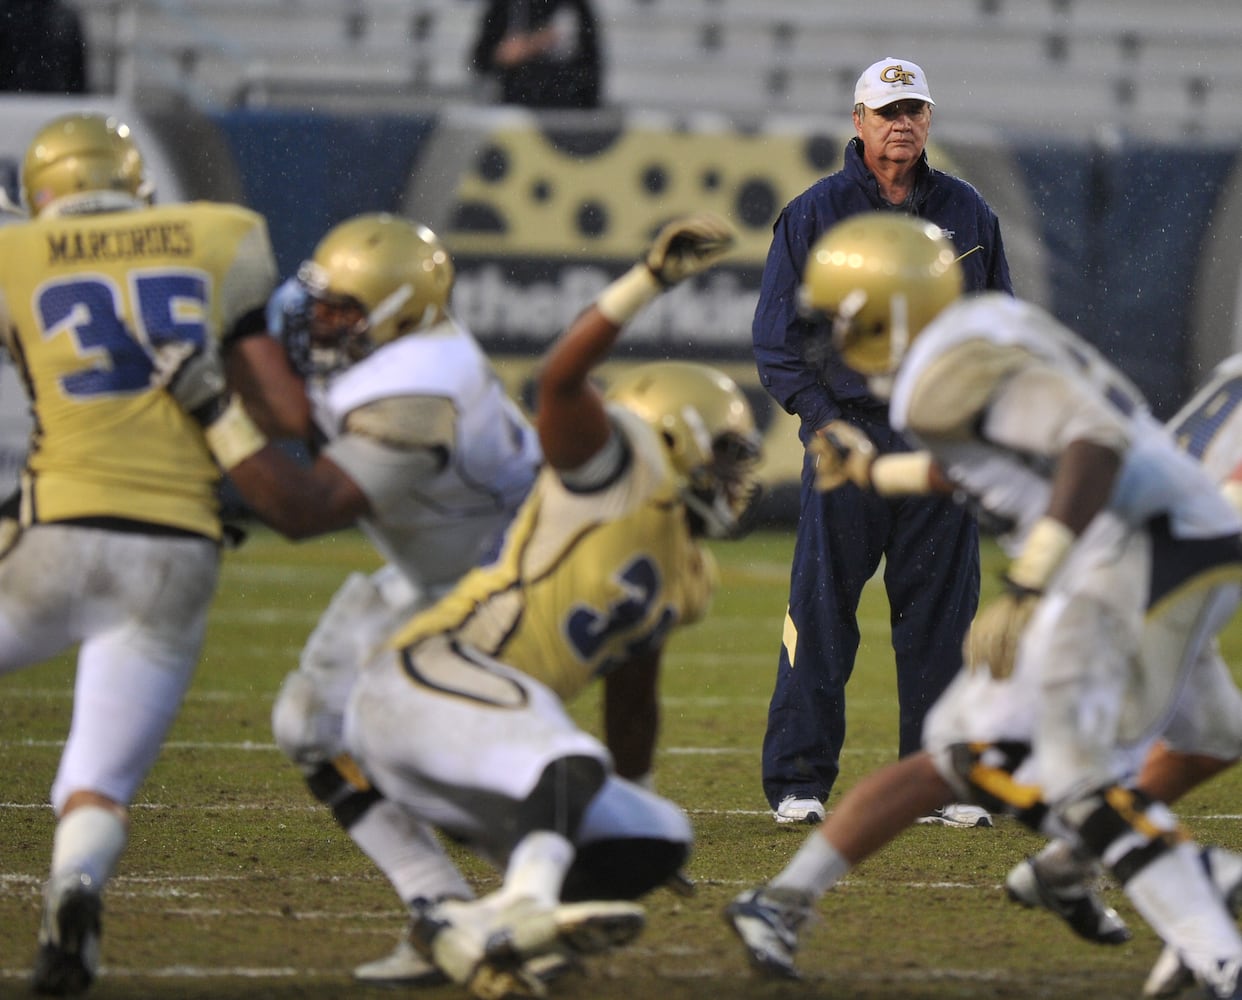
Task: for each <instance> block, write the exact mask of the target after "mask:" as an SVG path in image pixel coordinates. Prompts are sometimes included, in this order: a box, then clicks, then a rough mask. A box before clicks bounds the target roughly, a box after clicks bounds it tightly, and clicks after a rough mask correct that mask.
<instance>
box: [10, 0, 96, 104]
mask: <svg viewBox="0 0 1242 1000" xmlns="http://www.w3.org/2000/svg"><path fill="white" fill-rule="evenodd" d="M0 91H10V92H11V91H17V92H21V93H31V94H36V93H40V94H84V93H86V36H85V34H84V32H83V30H82V21H81V18H80V17H79V16H78V12H77V11H76V10H75V9H74V8H73V7H70V6H69V5H68V4H65V3H62V2H61V0H0Z"/></svg>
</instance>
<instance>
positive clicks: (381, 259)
mask: <svg viewBox="0 0 1242 1000" xmlns="http://www.w3.org/2000/svg"><path fill="white" fill-rule="evenodd" d="M298 283H299V285H300V286H301V288H302V290H303V292H304V293H305V295H304V298H305V302H304V308H303V309H302V310H300V315H297V314H295V315H293V316H291V317H289V320H290V321H289V322H287V323H286V325H285V347H286V350H287V351H288V353H289V358H290V361H291V363H292V364H293V365H294V367H295V368H297V370H298V371H300V372H302V374H303V375H307V376H314V377H319V378H326V377H328V376H330V375H334V374H336V373H338V372H341V371H344V370H345V369H346V368H349V367H350V366H351V365H354V364H357V363H358V362H359V361H362V360H363V359H364V358H366V357H367V356H368V355H370V354H371V353H372V352H373V351H375V350H376V349H377V348H379V347H381V346H383V345H384V344H387V343H389V342H390V341H392V340H396V339H397V338H398V337H402V336H405V335H406V334H410V333H415V332H417V331H419V330H423V329H426V328H428V327H431V326H433V325H435V324H436V323H438V322H440V321H441V320H443V319H444V318H445V317H446V316H447V314H448V313H447V310H448V298H449V294H450V291H451V289H452V284H453V263H452V260H451V259H450V257H449V255H448V252H447V251H446V250H445V249H444V248H443V247H442V246H441V245H440V242H439V240H438V239H437V238H436V235H435V234H434V233H433V232H432V231H431V230H429V229H427V228H426V227H425V226H421V225H418V224H416V223H412V222H409V221H407V220H405V219H400V218H397V217H396V216H392V215H387V214H383V213H375V214H368V215H360V216H356V217H355V218H353V219H350V220H347V221H346V222H343V223H341V224H340V225H338V226H336V227H335V228H334V229H332V230H331V231H330V232H329V233H328V234H327V235H326V236H325V237H324V238H323V239H322V240H321V241H320V243H319V246H318V247H317V248H316V250H315V254H314V256H313V257H312V258H311V259H310V260H307V261H304V262H303V264H302V266H301V267H300V268H299V269H298Z"/></svg>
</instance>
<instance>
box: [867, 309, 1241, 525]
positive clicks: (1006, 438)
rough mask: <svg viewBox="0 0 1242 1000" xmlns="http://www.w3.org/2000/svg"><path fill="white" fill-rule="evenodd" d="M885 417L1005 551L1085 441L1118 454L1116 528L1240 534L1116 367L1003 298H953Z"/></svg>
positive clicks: (914, 354)
mask: <svg viewBox="0 0 1242 1000" xmlns="http://www.w3.org/2000/svg"><path fill="white" fill-rule="evenodd" d="M890 416H891V419H892V423H893V426H894V427H896V428H898V429H899V430H903V431H905V432H907V433H908V434H910V435H911V436H912V437H914V438H915V439H916V440H917V441H918V442H920V443H921V444H922V445H924V446H925V447H927V448H928V449H929V450H930V451H931V452H932V453H933V455H934V456H935V458H936V460H937V462H938V463H939V464H940V465H941V467H942V468H943V469H944V470H945V472H946V473H947V474H948V476H949V478H950V479H951V480H953V482H954V483H956V484H957V485H958V486H960V487H961V489H962V490H963V491H964V492H966V493H967V494H969V495H970V496H971V497H973V498H974V499H975V500H976V501H977V502H978V503H979V505H980V506H981V507H982V508H983V509H984V510H986V511H987V512H988V513H990V514H992V515H993V516H996V517H999V518H1000V519H1002V521H1003V522H1005V523H1007V524H1009V525H1011V526H1012V531H1011V532H1010V535H1009V541H1010V542H1011V543H1017V542H1018V541H1020V539H1021V538H1022V537H1023V536H1024V534H1025V531H1026V529H1028V528H1029V527H1030V525H1031V524H1033V523H1034V521H1035V520H1036V519H1037V518H1038V517H1040V516H1041V515H1042V514H1043V512H1044V511H1045V510H1046V509H1047V506H1048V494H1049V487H1050V482H1049V477H1050V475H1051V472H1052V469H1053V468H1054V466H1055V463H1056V461H1057V459H1058V458H1059V456H1060V454H1061V453H1062V451H1063V450H1064V448H1065V447H1066V446H1067V445H1068V444H1069V443H1070V442H1071V441H1073V440H1075V439H1077V438H1083V437H1086V438H1089V439H1091V440H1098V441H1100V442H1102V443H1106V444H1110V445H1113V446H1115V447H1117V448H1118V450H1120V451H1121V452H1122V453H1123V455H1124V458H1123V461H1122V467H1121V470H1120V473H1119V476H1118V480H1117V483H1116V486H1115V488H1114V491H1113V496H1112V498H1111V500H1110V503H1109V508H1110V510H1111V511H1112V512H1113V513H1114V514H1115V515H1116V516H1117V517H1119V518H1120V519H1121V520H1122V521H1123V522H1124V523H1126V524H1130V525H1138V524H1142V523H1145V522H1147V521H1150V520H1151V519H1152V518H1155V517H1158V516H1161V515H1167V516H1168V518H1169V522H1170V528H1171V531H1172V533H1173V535H1174V537H1182V538H1206V537H1214V536H1219V535H1225V534H1230V533H1233V532H1236V531H1238V530H1239V528H1242V524H1240V523H1239V521H1238V518H1237V515H1236V514H1235V513H1234V512H1233V511H1232V509H1231V508H1230V506H1229V504H1228V503H1227V502H1226V501H1225V500H1224V499H1223V497H1221V495H1220V494H1219V493H1218V491H1217V490H1216V489H1215V488H1213V481H1212V479H1211V477H1209V475H1208V474H1207V473H1206V472H1205V471H1204V469H1203V468H1201V467H1200V465H1199V463H1198V462H1196V461H1195V459H1194V458H1193V457H1191V456H1190V455H1188V454H1187V453H1186V452H1185V451H1183V450H1181V449H1180V448H1178V447H1177V445H1176V444H1175V442H1174V440H1173V437H1172V435H1171V434H1170V433H1169V432H1168V431H1167V429H1166V428H1165V427H1163V426H1162V425H1161V424H1159V423H1158V422H1157V421H1156V420H1155V419H1154V418H1153V417H1152V415H1151V414H1150V412H1149V411H1148V410H1147V407H1146V404H1145V403H1144V401H1143V398H1142V396H1141V394H1140V393H1139V392H1138V391H1137V390H1136V389H1135V388H1134V386H1133V385H1132V384H1131V383H1130V381H1129V380H1128V379H1127V378H1126V377H1125V376H1124V375H1123V374H1122V373H1121V372H1120V371H1118V370H1117V369H1116V368H1115V367H1113V366H1112V365H1111V364H1109V363H1108V362H1107V361H1106V360H1105V359H1104V358H1103V357H1102V356H1101V355H1100V354H1099V352H1097V351H1096V350H1095V349H1094V348H1093V347H1092V346H1091V345H1090V344H1088V343H1087V342H1086V341H1084V340H1082V339H1081V338H1080V337H1078V336H1076V335H1075V334H1074V333H1073V332H1071V331H1070V330H1069V329H1067V328H1066V327H1065V326H1063V325H1062V324H1060V323H1059V322H1057V320H1055V319H1054V318H1053V317H1052V316H1050V315H1049V314H1048V313H1046V312H1045V311H1043V310H1042V309H1039V308H1038V307H1036V306H1034V305H1031V304H1030V303H1025V302H1021V301H1018V300H1015V299H1013V298H1010V297H1009V296H1007V295H1000V294H992V293H987V294H981V295H976V296H971V297H968V298H965V299H962V300H960V301H959V302H957V303H954V304H953V305H951V306H949V307H948V308H947V309H945V310H944V311H943V312H942V313H940V315H939V316H937V317H936V319H935V320H933V321H932V322H931V323H930V324H929V325H928V326H927V327H926V328H925V329H924V330H923V331H922V332H921V333H920V335H919V336H918V338H917V339H916V340H915V341H914V343H913V344H912V346H911V348H910V351H909V354H908V355H907V357H906V358H905V359H904V361H903V363H902V365H901V368H900V370H899V372H898V374H897V377H896V379H895V381H894V385H893V396H892V401H891V406H890Z"/></svg>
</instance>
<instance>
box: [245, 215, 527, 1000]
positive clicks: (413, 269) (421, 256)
mask: <svg viewBox="0 0 1242 1000" xmlns="http://www.w3.org/2000/svg"><path fill="white" fill-rule="evenodd" d="M453 277H454V273H453V262H452V259H451V257H450V255H449V253H448V251H447V250H446V249H445V248H444V246H443V245H442V244H441V243H440V241H439V240H438V239H437V238H436V236H435V234H434V233H432V232H431V231H430V230H429V229H427V228H426V227H425V226H421V225H418V224H417V223H413V222H410V221H408V220H406V219H401V218H398V217H395V216H392V215H387V214H379V213H368V214H364V215H359V216H356V217H354V218H351V219H348V220H346V221H344V222H342V223H340V224H339V225H337V226H335V227H334V228H333V229H332V230H331V231H330V232H328V233H327V234H326V235H325V236H324V237H323V239H322V240H320V242H319V244H318V246H317V247H316V248H315V251H314V253H313V254H312V256H311V257H310V259H308V260H307V261H305V262H304V263H303V264H302V266H301V268H300V269H299V272H298V276H297V278H296V279H294V280H293V281H292V282H291V283H288V284H287V285H286V286H282V289H281V290H280V292H279V293H278V295H277V296H275V297H274V298H273V301H274V302H275V303H277V304H278V305H279V312H278V316H277V318H278V321H279V322H278V323H277V324H273V325H277V326H279V328H280V341H279V344H280V345H282V346H283V350H279V349H278V350H273V345H274V344H275V343H276V342H274V341H273V340H272V339H271V338H267V337H264V338H253V341H254V342H253V343H252V342H245V343H242V344H239V345H238V350H240V351H249V352H253V354H254V357H255V359H257V358H258V357H259V356H260V355H264V356H266V363H265V364H263V365H262V366H261V368H260V366H259V365H258V364H257V362H256V361H255V360H252V361H251V363H250V364H249V365H248V366H247V368H246V370H247V371H250V372H254V371H261V372H262V375H261V378H260V380H259V381H254V380H252V381H250V382H249V383H247V384H245V385H243V386H242V389H243V392H244V393H245V394H246V398H247V402H248V403H250V402H252V401H254V400H255V398H256V395H257V396H258V397H259V398H261V399H263V400H268V399H273V400H275V402H272V403H271V404H270V405H268V406H266V408H265V406H264V405H258V406H255V407H254V409H255V410H256V411H257V412H260V413H262V412H267V413H272V412H273V411H276V410H283V412H284V413H285V414H288V413H290V412H292V413H293V414H294V419H293V421H291V422H290V421H286V422H284V423H283V424H282V423H281V422H279V421H276V422H269V423H268V424H267V426H268V429H269V430H270V431H273V432H275V433H281V434H283V435H285V436H288V437H295V438H298V439H301V440H303V441H306V442H308V443H309V444H310V445H311V449H312V451H314V452H315V453H316V458H315V460H314V465H313V466H312V467H311V469H310V470H309V472H305V471H303V470H297V471H296V473H295V474H294V475H293V476H292V477H291V478H290V479H289V480H287V481H285V482H284V483H283V485H282V489H283V490H285V491H286V492H287V494H288V496H287V497H286V499H285V500H284V501H281V504H282V506H286V507H288V508H290V509H292V510H294V511H298V512H300V513H301V517H302V518H303V520H304V524H303V527H302V531H301V533H302V534H318V533H320V532H323V531H326V530H331V529H333V528H336V527H340V526H341V525H342V524H344V523H352V522H356V523H357V524H358V526H359V527H360V528H361V530H362V531H363V533H364V534H365V535H366V536H367V537H368V538H369V539H370V540H371V541H372V542H373V544H374V545H375V548H376V551H377V552H379V554H380V555H381V556H382V557H383V558H384V560H385V565H384V566H383V567H382V568H381V569H380V570H378V571H377V572H375V573H372V574H370V575H366V574H362V573H353V574H350V576H349V577H348V578H347V579H346V580H345V582H344V584H343V585H342V586H341V587H340V589H339V590H338V591H337V593H336V595H335V596H334V597H333V599H332V602H331V604H330V605H329V606H328V608H327V610H326V611H325V612H324V614H323V616H322V617H321V618H320V620H319V623H318V625H317V626H316V628H315V630H314V632H313V633H312V635H311V636H310V639H309V640H308V642H307V643H306V646H305V648H304V649H303V651H302V654H301V657H300V660H299V664H298V668H297V670H295V671H293V672H291V673H290V674H289V675H288V677H287V678H286V679H285V682H284V684H283V686H282V687H281V690H280V693H279V694H278V695H277V698H276V702H275V705H274V707H273V711H272V729H273V732H274V733H275V737H276V742H277V744H278V745H279V746H280V748H281V749H282V750H283V751H284V752H285V754H286V755H287V756H288V757H289V759H290V760H292V761H293V762H294V763H295V764H296V765H297V766H298V767H299V768H300V769H301V771H302V772H303V774H304V775H305V777H306V781H307V784H308V786H309V788H310V790H311V792H312V793H313V794H314V795H315V796H316V797H317V798H318V799H320V800H321V801H322V802H324V803H325V804H326V805H327V806H329V807H330V808H331V810H332V813H333V815H334V816H335V817H336V819H337V820H338V822H339V823H340V824H341V825H342V826H343V827H344V828H345V830H346V831H347V832H348V833H349V835H350V836H351V837H352V838H353V840H354V841H355V843H357V844H358V845H359V847H361V848H362V850H363V851H364V852H365V853H366V854H367V855H368V856H369V857H370V858H371V859H372V860H373V861H374V862H375V863H376V864H377V865H378V866H379V867H380V869H381V870H382V871H383V872H384V873H385V875H386V876H387V877H388V879H389V881H390V882H391V883H392V884H393V887H394V888H395V889H396V890H397V892H398V894H399V895H400V897H401V899H402V902H403V903H408V902H409V901H410V900H412V899H416V898H422V897H429V898H439V897H441V896H447V895H455V896H456V895H469V894H470V889H469V887H468V886H467V885H466V883H465V881H464V879H462V877H461V875H460V874H459V873H458V872H457V870H456V869H455V868H454V867H453V865H452V864H451V863H450V862H449V861H448V860H447V858H445V857H444V856H443V852H442V851H441V850H440V847H439V844H438V843H437V842H436V841H435V840H434V838H433V837H432V836H431V834H430V831H429V830H428V829H427V827H426V825H425V824H423V823H422V822H421V821H419V820H418V819H417V818H415V817H412V816H411V815H410V814H409V813H408V812H407V811H406V810H405V809H403V808H401V807H400V806H399V805H397V804H396V803H393V802H389V801H388V800H386V799H384V798H383V797H382V796H380V795H379V794H378V793H377V792H376V791H375V790H374V789H372V788H370V787H367V786H365V785H363V786H362V787H359V785H358V783H356V782H352V781H351V778H352V776H353V773H354V772H353V769H352V768H351V766H350V763H349V760H348V758H347V757H346V756H344V748H343V746H342V743H341V723H342V718H343V716H344V710H345V699H346V696H347V695H348V693H349V690H350V688H351V687H352V686H353V681H354V677H355V676H356V674H357V671H358V668H359V666H360V665H361V664H362V663H364V662H366V660H367V659H369V658H370V657H371V656H372V655H374V653H375V652H376V651H377V650H379V649H380V648H381V647H382V645H383V643H384V642H385V640H387V639H388V638H389V637H390V636H391V634H392V632H393V631H394V630H395V629H396V627H397V626H398V625H400V624H402V623H403V622H405V621H407V620H409V618H410V616H411V615H412V614H413V613H414V612H415V611H416V610H418V609H420V608H422V607H425V606H426V605H428V604H429V603H431V602H432V601H434V600H435V599H437V598H439V597H441V596H443V594H444V593H445V592H446V591H447V590H448V588H449V587H450V586H451V585H452V584H454V583H456V582H457V580H458V579H460V578H461V576H462V575H463V574H464V573H465V572H466V571H467V570H469V569H470V568H471V567H473V566H475V565H477V564H478V563H479V562H481V561H482V560H483V558H484V557H485V556H487V555H489V554H491V553H494V551H495V549H496V548H497V547H498V546H499V538H500V534H501V532H502V530H503V529H504V527H505V525H507V524H508V522H509V520H510V518H511V517H512V516H513V513H514V511H515V510H516V509H517V505H518V503H519V502H520V501H521V500H522V498H523V497H524V496H525V495H526V493H527V491H528V490H529V489H530V486H531V483H533V482H534V479H535V472H536V470H537V468H538V465H539V458H540V456H539V442H538V439H537V437H536V435H535V431H534V428H533V427H531V425H530V423H529V421H527V419H526V418H525V417H524V416H523V415H522V413H521V412H520V411H519V409H518V408H517V406H516V405H515V404H514V403H513V402H512V401H511V400H510V399H509V397H508V396H507V395H506V393H505V391H504V388H503V387H502V385H501V383H500V380H499V379H498V378H497V377H496V374H495V373H494V372H493V370H492V368H491V365H490V363H489V362H488V360H487V358H486V357H485V356H484V354H483V352H482V350H481V349H480V347H479V345H478V343H477V342H476V341H475V339H474V338H473V336H471V334H470V333H469V332H468V331H466V330H465V329H464V328H463V327H462V326H461V325H460V324H459V323H458V322H457V321H456V319H455V318H454V317H453V316H452V315H451V313H450V310H449V304H450V298H451V293H452V287H453ZM286 359H288V363H291V364H292V368H293V370H294V372H295V373H296V375H297V376H298V377H299V378H301V379H304V380H305V386H306V392H307V393H308V394H309V398H310V412H309V414H307V419H306V420H305V421H301V422H300V421H299V420H298V419H297V417H298V411H297V409H296V408H294V407H292V406H290V405H289V403H288V399H287V398H286V397H287V396H288V395H290V394H294V395H296V394H300V393H301V392H302V389H301V388H300V386H297V385H296V384H295V385H293V386H292V387H291V388H290V387H288V386H287V385H283V383H286V382H287V376H286V375H281V374H280V369H281V368H282V367H284V366H285V365H286V363H287V362H286ZM235 381H236V382H239V383H240V382H241V380H240V379H236V380H235ZM282 388H283V389H284V390H285V391H284V392H282ZM307 478H309V479H311V480H312V481H311V482H310V483H309V484H308V483H305V482H304V481H303V480H305V479H307ZM243 485H244V488H243V493H249V492H250V490H251V489H252V486H251V485H250V483H249V482H248V481H247V482H246V483H244V484H243ZM260 501H261V498H260ZM355 975H356V976H357V977H358V978H359V979H361V980H363V981H385V982H407V983H408V982H418V981H420V980H423V979H426V978H429V977H434V978H438V976H437V975H436V972H435V969H434V968H432V967H431V966H430V965H428V964H427V962H426V961H424V960H423V959H422V958H421V957H420V956H419V955H418V954H417V953H416V952H414V950H413V949H412V947H410V946H409V944H408V943H406V942H405V941H404V939H403V943H402V945H400V946H399V947H398V948H397V950H396V951H394V952H393V953H392V954H391V955H389V956H386V957H385V958H383V959H380V960H378V961H376V962H369V963H366V964H364V965H362V966H360V967H359V968H358V969H356V970H355Z"/></svg>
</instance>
